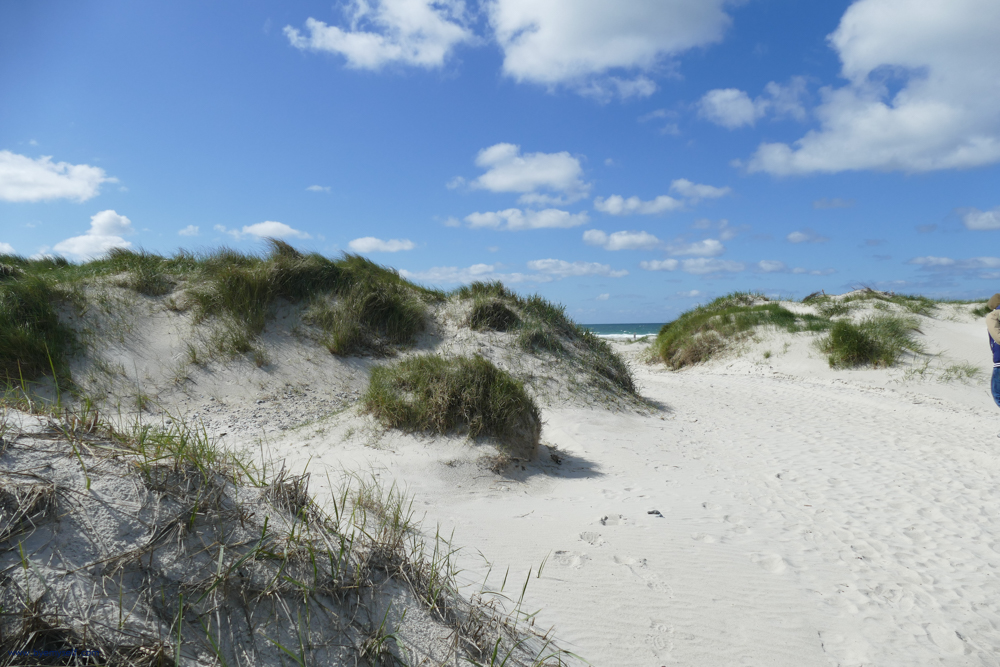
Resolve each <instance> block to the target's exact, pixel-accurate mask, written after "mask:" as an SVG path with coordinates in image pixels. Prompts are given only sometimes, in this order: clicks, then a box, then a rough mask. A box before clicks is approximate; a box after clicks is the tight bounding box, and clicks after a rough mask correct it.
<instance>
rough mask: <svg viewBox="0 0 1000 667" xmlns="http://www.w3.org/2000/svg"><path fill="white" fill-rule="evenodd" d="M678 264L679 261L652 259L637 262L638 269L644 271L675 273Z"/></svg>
mask: <svg viewBox="0 0 1000 667" xmlns="http://www.w3.org/2000/svg"><path fill="white" fill-rule="evenodd" d="M680 264H681V263H680V261H679V260H676V259H653V260H649V261H646V262H639V268H640V269H645V270H646V271H676V270H677V267H678V266H680Z"/></svg>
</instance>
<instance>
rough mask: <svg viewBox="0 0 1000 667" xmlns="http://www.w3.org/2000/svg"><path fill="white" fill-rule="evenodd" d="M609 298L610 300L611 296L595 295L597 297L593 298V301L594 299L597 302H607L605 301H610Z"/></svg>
mask: <svg viewBox="0 0 1000 667" xmlns="http://www.w3.org/2000/svg"><path fill="white" fill-rule="evenodd" d="M610 298H611V295H610V294H598V295H597V296H596V297H595V299H596V300H597V301H607V300H608V299H610Z"/></svg>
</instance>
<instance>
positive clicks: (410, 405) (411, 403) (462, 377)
mask: <svg viewBox="0 0 1000 667" xmlns="http://www.w3.org/2000/svg"><path fill="white" fill-rule="evenodd" d="M362 404H363V406H364V409H365V410H366V411H367V412H369V413H370V414H372V415H373V416H374V417H375V418H376V419H378V420H379V421H380V422H381V423H382V424H383V425H385V426H387V427H389V428H398V429H403V430H407V431H425V432H432V433H447V432H450V431H456V430H464V431H467V432H468V434H469V436H470V437H477V436H480V435H484V436H491V437H493V438H496V439H497V440H498V441H499V442H500V443H501V445H502V448H503V449H504V450H505V451H506V452H507V453H508V454H510V455H511V456H514V457H517V458H521V459H532V458H534V456H535V453H536V451H537V448H538V438H539V435H540V434H541V417H540V414H539V411H538V407H537V406H536V405H535V402H534V401H533V400H532V399H531V397H530V396H529V395H528V394H527V392H526V391H525V390H524V385H522V384H521V382H519V381H518V380H517V379H515V378H514V377H513V376H511V375H510V374H509V373H507V372H506V371H504V370H502V369H500V368H497V367H496V366H494V365H493V364H492V363H491V362H490V361H489V360H488V359H485V358H484V357H482V356H479V355H476V356H474V357H454V358H445V357H442V356H439V355H433V354H431V355H421V356H415V357H410V358H408V359H404V360H402V361H398V362H396V363H393V364H390V365H387V366H379V367H376V368H374V369H372V373H371V379H370V381H369V384H368V390H367V392H366V393H365V394H364V396H363V397H362Z"/></svg>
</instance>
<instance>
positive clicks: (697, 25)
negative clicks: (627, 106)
mask: <svg viewBox="0 0 1000 667" xmlns="http://www.w3.org/2000/svg"><path fill="white" fill-rule="evenodd" d="M726 4H727V2H726V0H677V1H675V2H670V3H665V2H649V1H648V0H619V1H618V2H614V3H607V2H600V1H596V0H586V1H582V0H547V1H546V2H537V0H490V2H489V3H488V4H487V8H488V12H489V22H490V26H491V27H492V29H493V32H494V36H495V39H496V41H497V42H498V43H499V45H500V48H501V49H502V50H503V54H504V61H503V72H504V74H506V75H507V76H509V77H511V78H513V79H514V80H516V81H520V82H530V83H536V84H541V85H544V86H548V87H553V86H556V85H565V86H568V87H570V88H573V89H575V90H577V91H578V92H580V93H582V94H587V95H594V96H597V97H599V98H604V99H606V98H609V97H610V96H614V95H618V96H620V97H643V96H648V95H650V94H652V93H653V92H654V91H655V90H656V85H655V83H654V82H653V81H652V80H650V79H649V78H648V77H646V76H645V75H644V73H645V72H653V71H655V70H658V69H662V68H663V67H664V65H665V64H667V65H668V64H669V63H665V60H666V59H667V58H669V57H671V56H674V55H677V54H679V53H682V52H684V51H687V50H688V49H692V48H695V47H699V46H705V45H708V44H713V43H715V42H718V41H720V40H721V39H722V36H723V34H724V32H725V30H726V28H727V27H728V26H729V24H730V23H731V21H732V19H731V18H730V17H729V16H728V15H727V14H726V13H725V11H723V7H724V6H725V5H726ZM612 72H614V74H612Z"/></svg>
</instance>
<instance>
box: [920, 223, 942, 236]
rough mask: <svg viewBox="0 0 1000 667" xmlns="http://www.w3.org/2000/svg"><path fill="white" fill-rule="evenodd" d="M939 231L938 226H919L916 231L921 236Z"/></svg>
mask: <svg viewBox="0 0 1000 667" xmlns="http://www.w3.org/2000/svg"><path fill="white" fill-rule="evenodd" d="M936 229H937V225H934V224H930V225H917V226H916V230H917V231H918V232H920V233H921V234H929V233H931V232H933V231H935V230H936Z"/></svg>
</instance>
